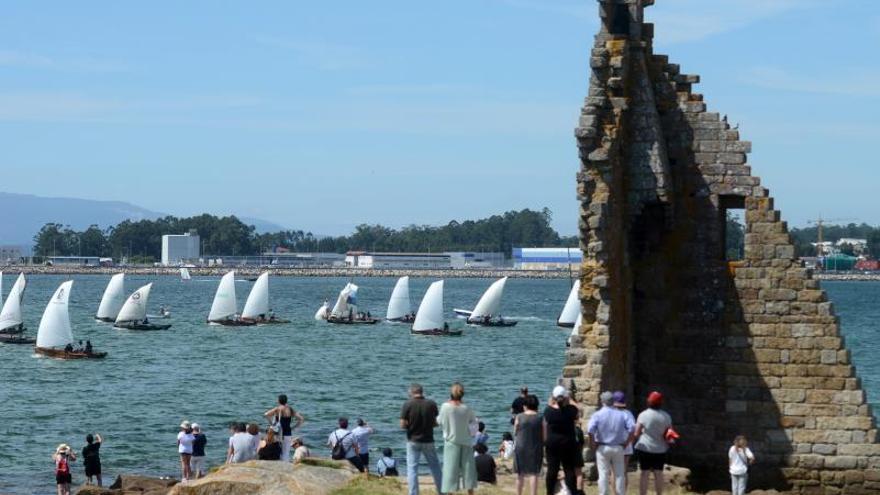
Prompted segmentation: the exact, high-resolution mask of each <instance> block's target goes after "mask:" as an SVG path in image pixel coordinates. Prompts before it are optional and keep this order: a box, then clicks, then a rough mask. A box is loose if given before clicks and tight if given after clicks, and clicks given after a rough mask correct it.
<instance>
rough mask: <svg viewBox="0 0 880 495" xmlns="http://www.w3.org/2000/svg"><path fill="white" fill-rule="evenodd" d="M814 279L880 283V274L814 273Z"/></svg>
mask: <svg viewBox="0 0 880 495" xmlns="http://www.w3.org/2000/svg"><path fill="white" fill-rule="evenodd" d="M813 278H814V279H816V280H836V281H845V282H878V281H880V273H876V272H875V273H813Z"/></svg>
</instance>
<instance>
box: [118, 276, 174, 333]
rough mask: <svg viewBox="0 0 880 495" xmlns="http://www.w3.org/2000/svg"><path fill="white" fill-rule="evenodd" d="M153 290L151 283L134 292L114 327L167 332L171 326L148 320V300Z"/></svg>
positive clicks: (120, 311)
mask: <svg viewBox="0 0 880 495" xmlns="http://www.w3.org/2000/svg"><path fill="white" fill-rule="evenodd" d="M152 288H153V284H152V283H149V284H147V285H145V286H143V287H141V288H140V289H138V290H136V291H134V292H132V293H131V295H130V296H128V299H126V300H125V304H124V305H123V306H122V309H121V310H119V316H117V317H116V323H114V324H113V326H114V327H116V328H125V329H128V330H167V329H169V328H171V325H169V324H162V325H157V324H155V323H150V320H149V318H147V300H148V299H149V298H150V290H151V289H152Z"/></svg>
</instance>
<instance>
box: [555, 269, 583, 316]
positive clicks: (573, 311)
mask: <svg viewBox="0 0 880 495" xmlns="http://www.w3.org/2000/svg"><path fill="white" fill-rule="evenodd" d="M580 290H581V281H580V280H575V282H574V285H573V286H572V287H571V292H569V293H568V300H567V301H565V306H564V307H563V308H562V313H561V314H560V315H559V319H558V320H557V321H556V323H558V324H559V325H572V324H574V322H575V320H577V317H578V315H580V314H581V300H580V298H579V297H578V292H579V291H580Z"/></svg>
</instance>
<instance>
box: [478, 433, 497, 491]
mask: <svg viewBox="0 0 880 495" xmlns="http://www.w3.org/2000/svg"><path fill="white" fill-rule="evenodd" d="M474 450H475V451H476V452H477V455H476V456H475V457H474V464H476V466H477V481H482V482H484V483H490V484H492V485H494V484H496V483H497V482H498V477H497V475H496V473H495V471H496V470H497V469H498V467H497V466H496V465H495V459H493V458H492V456H491V455H489V447H486V444H484V443H478V444H476V445H474Z"/></svg>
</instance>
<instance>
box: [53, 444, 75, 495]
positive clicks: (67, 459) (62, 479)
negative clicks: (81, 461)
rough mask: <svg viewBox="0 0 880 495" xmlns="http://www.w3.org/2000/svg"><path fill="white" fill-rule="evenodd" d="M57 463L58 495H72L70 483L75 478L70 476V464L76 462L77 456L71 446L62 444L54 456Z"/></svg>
mask: <svg viewBox="0 0 880 495" xmlns="http://www.w3.org/2000/svg"><path fill="white" fill-rule="evenodd" d="M52 460H53V461H55V484H56V485H57V486H58V495H70V483H72V482H73V477H72V476H71V475H70V463H71V462H73V461H75V460H76V454H74V453H73V451H72V450H70V446H69V445H67V444H66V443H62V444H61V445H59V446H58V448H57V449H55V453H54V454H52Z"/></svg>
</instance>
